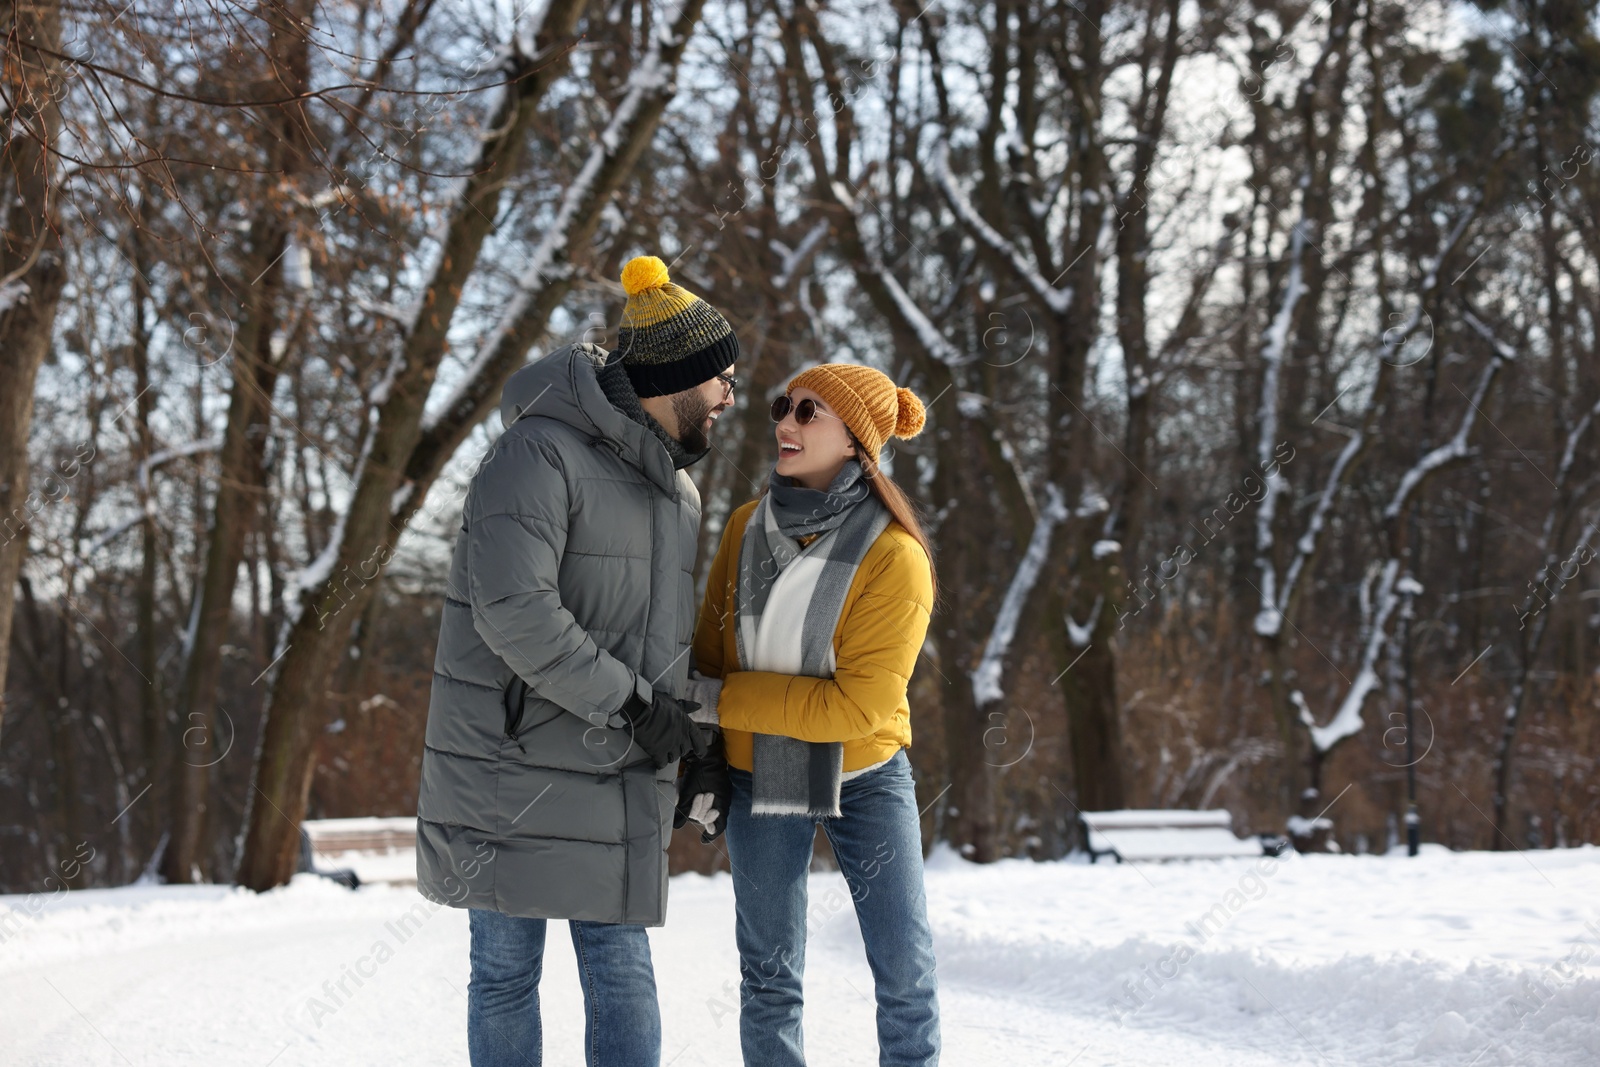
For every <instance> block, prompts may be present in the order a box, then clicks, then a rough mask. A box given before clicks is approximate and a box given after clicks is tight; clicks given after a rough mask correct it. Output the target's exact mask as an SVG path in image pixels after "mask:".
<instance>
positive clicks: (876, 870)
mask: <svg viewBox="0 0 1600 1067" xmlns="http://www.w3.org/2000/svg"><path fill="white" fill-rule="evenodd" d="M732 776H733V803H732V805H731V807H730V809H729V812H728V855H729V858H730V860H731V861H732V865H733V889H734V899H735V902H736V910H737V922H736V936H737V940H738V944H739V975H740V992H739V1040H740V1042H741V1044H742V1045H743V1048H744V1062H745V1064H746V1065H747V1067H801V1065H803V1064H804V1063H805V1054H804V1043H803V1041H802V1038H801V1033H800V1016H801V1007H802V998H801V991H800V983H801V977H802V975H803V973H804V971H805V958H806V935H807V933H808V932H809V931H808V924H807V914H806V913H807V906H806V905H807V894H806V872H807V870H808V869H809V868H810V865H811V843H812V840H813V838H815V836H816V823H815V822H813V821H812V820H811V819H809V818H806V817H805V816H787V815H784V816H769V815H760V816H756V815H752V814H751V813H750V775H749V774H748V773H746V772H745V771H740V770H737V769H735V770H734V771H733V772H732ZM839 812H840V817H839V818H836V819H826V820H823V823H822V826H823V830H824V832H826V833H827V835H828V840H829V841H830V842H832V844H833V853H834V855H835V856H836V857H838V860H839V867H840V869H841V870H842V871H843V873H844V876H845V881H846V883H847V884H848V885H849V887H850V895H851V897H852V898H853V899H854V900H855V908H856V919H857V921H858V922H859V923H860V925H861V940H862V941H863V942H864V943H865V945H866V950H867V963H868V965H869V966H870V967H871V968H872V977H873V982H874V987H875V989H876V992H877V1002H878V1062H879V1063H880V1064H881V1065H882V1067H890V1065H894V1067H913V1065H914V1067H931V1065H933V1064H937V1063H938V1062H939V1001H938V981H937V978H936V977H935V975H934V963H933V934H932V932H931V931H930V929H929V927H928V906H927V898H926V896H925V895H924V893H923V886H922V833H921V829H920V823H919V818H918V813H917V794H916V789H915V786H914V785H913V783H912V780H911V763H910V761H909V760H907V759H906V753H905V750H904V749H901V750H900V751H899V752H898V753H896V755H895V757H894V759H892V760H890V761H889V762H888V763H886V764H884V765H883V766H882V767H879V768H878V769H877V770H874V771H869V772H867V773H866V774H864V775H861V776H860V777H859V778H853V779H851V780H850V781H848V782H845V783H844V785H843V787H842V788H841V789H840V793H839ZM813 912H814V914H813V915H812V916H811V925H812V926H816V927H820V926H821V925H823V924H825V923H828V922H838V921H841V920H840V919H839V918H838V917H837V916H838V909H837V907H821V908H816V909H813Z"/></svg>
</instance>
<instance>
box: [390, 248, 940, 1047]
mask: <svg viewBox="0 0 1600 1067" xmlns="http://www.w3.org/2000/svg"><path fill="white" fill-rule="evenodd" d="M622 283H623V288H624V290H625V291H626V292H627V294H628V299H627V305H626V308H625V309H624V314H623V322H622V327H621V329H620V331H619V335H618V345H617V349H616V351H614V352H611V353H607V352H605V351H603V350H602V349H600V348H598V347H596V346H594V345H589V344H575V345H571V346H568V347H566V348H562V349H560V350H558V351H555V352H553V353H551V354H550V355H548V356H545V357H544V358H542V359H540V360H538V361H537V362H535V363H532V364H530V365H529V366H527V367H525V368H523V369H522V370H521V371H519V372H518V373H517V374H516V375H515V376H513V377H512V379H511V380H510V382H509V383H507V385H506V389H505V393H504V397H503V399H502V402H501V419H502V420H503V422H504V424H505V431H504V432H503V433H502V434H501V435H500V437H499V439H498V440H497V441H496V442H495V444H494V447H493V449H492V450H491V452H490V454H489V455H488V456H487V457H486V458H485V460H484V461H483V463H482V465H481V466H480V467H479V469H478V471H477V472H476V474H475V475H474V477H473V479H472V484H471V487H470V489H469V490H468V494H467V499H466V505H465V508H464V510H463V515H462V526H461V533H460V536H459V537H458V539H457V541H456V546H455V552H454V556H453V558H452V560H451V565H450V578H449V583H448V590H447V595H446V599H445V607H444V614H443V622H442V625H441V628H440V633H439V648H438V655H437V658H436V660H435V663H434V675H433V692H432V699H431V702H430V705H429V709H428V724H427V736H426V747H425V750H424V754H423V760H422V785H421V792H420V794H419V797H418V802H417V811H418V819H417V883H418V888H419V890H420V891H421V892H422V894H423V895H424V896H426V897H428V898H429V899H431V900H435V901H438V902H440V903H448V904H452V905H455V906H457V907H464V908H468V909H470V911H469V925H470V928H471V940H472V945H471V963H472V977H471V982H470V984H469V987H468V996H467V1002H468V1007H467V1040H468V1047H469V1050H470V1053H471V1060H472V1063H473V1064H474V1065H475V1067H486V1065H495V1067H499V1065H502V1064H503V1065H535V1067H536V1065H537V1064H539V1063H540V1062H541V1048H540V1019H539V977H540V972H541V965H542V960H543V953H544V944H545V928H546V920H548V919H566V920H568V925H569V928H570V932H571V934H572V942H573V947H574V949H575V950H576V952H577V958H578V973H579V976H580V977H581V979H582V981H583V986H584V989H583V992H584V1003H585V1007H586V1016H585V1019H586V1021H585V1049H586V1056H587V1062H588V1064H589V1065H590V1067H656V1065H657V1064H659V1063H660V1055H661V1019H660V1012H659V1008H658V1005H657V1000H656V986H655V974H654V970H653V967H652V964H651V958H650V944H649V940H648V938H647V935H646V927H650V926H660V925H662V924H663V923H664V922H665V919H666V906H667V845H668V841H669V838H670V835H671V830H672V828H673V827H677V826H683V825H685V824H686V823H688V822H694V823H695V825H696V826H697V827H698V828H699V829H700V830H701V839H702V840H704V841H712V840H714V839H715V838H717V837H718V836H720V835H722V834H723V833H724V831H726V836H727V846H728V856H729V860H730V864H731V867H732V871H733V885H734V895H735V903H736V931H735V933H736V940H737V943H738V950H739V973H740V979H741V981H740V998H739V999H740V1010H739V1035H740V1040H741V1043H742V1046H743V1050H744V1061H745V1063H746V1064H747V1065H749V1067H789V1065H797V1064H802V1063H804V1055H803V1046H802V1040H801V1029H800V1022H801V1005H802V1001H801V976H802V972H803V970H804V964H805V942H806V904H807V901H806V872H807V870H808V868H809V865H810V860H811V852H812V841H813V838H814V836H815V832H816V824H817V823H818V822H819V821H820V822H821V823H822V825H823V827H824V829H825V831H826V833H827V835H828V838H829V840H830V841H831V842H832V845H833V850H834V853H835V855H836V856H837V857H838V859H839V864H840V867H841V868H842V870H843V873H844V876H845V878H846V880H847V882H848V884H849V886H850V890H851V896H852V897H853V898H854V901H855V907H856V915H857V918H858V920H859V922H860V926H861V933H862V939H863V941H864V942H865V945H866V951H867V958H868V962H869V964H870V965H871V968H872V973H873V977H874V980H875V983H876V993H877V1022H878V1043H879V1058H880V1062H881V1063H882V1064H886V1065H887V1064H897V1065H898V1064H917V1065H923V1064H934V1063H937V1062H938V1058H939V1021H938V1020H939V1012H938V1003H937V997H936V980H935V976H934V961H933V944H932V938H931V935H930V932H929V927H928V920H927V907H926V902H925V899H924V896H923V883H922V847H921V833H920V829H919V820H918V812H917V804H916V795H915V791H914V789H913V785H912V779H911V771H910V765H909V763H908V762H907V759H906V753H905V749H906V748H907V747H908V746H909V745H910V743H911V727H910V721H909V712H908V707H907V701H906V686H907V683H908V680H909V679H910V676H911V673H912V668H913V667H914V665H915V663H916V659H917V653H918V651H919V650H920V649H921V647H922V643H923V637H924V635H925V634H926V632H927V627H928V621H929V615H930V613H931V611H932V605H933V595H934V584H933V583H934V579H933V569H932V564H931V560H930V553H929V551H928V548H927V541H926V538H925V536H924V535H923V533H922V530H921V527H920V525H919V524H918V523H917V520H916V518H915V515H914V513H913V511H912V508H911V505H910V504H909V502H908V501H907V499H906V497H905V495H904V494H903V493H902V492H901V491H900V489H899V488H898V487H897V486H896V485H895V484H894V482H893V481H891V480H890V479H889V478H888V477H887V476H885V475H884V474H883V473H882V472H881V471H880V470H879V469H878V466H877V456H878V452H879V449H880V448H881V447H882V446H883V444H884V442H885V441H886V440H887V439H888V438H889V437H891V436H898V437H909V436H912V435H914V434H916V433H917V432H919V431H920V430H921V428H922V423H923V410H922V404H921V402H920V401H919V400H918V399H917V398H916V396H915V395H914V394H912V392H911V391H910V390H909V389H897V388H896V387H895V385H894V383H893V382H891V381H890V380H889V378H888V377H887V376H885V375H884V374H882V373H880V372H878V371H876V370H873V369H871V368H868V367H862V366H856V365H852V364H823V365H821V366H816V367H812V368H810V369H809V370H806V371H804V372H802V373H801V374H799V375H798V376H796V377H795V378H794V380H792V381H791V382H790V383H789V386H788V389H787V391H786V392H785V394H784V395H783V396H781V397H779V398H778V399H777V400H776V401H774V403H773V405H772V417H773V420H774V422H775V424H776V425H775V427H774V437H775V440H774V450H775V452H776V456H777V458H776V462H775V466H774V468H773V472H772V474H771V476H770V478H769V481H768V485H767V488H766V489H765V490H764V491H763V493H762V495H761V496H759V497H758V498H757V499H756V500H753V501H750V502H748V503H746V504H744V505H742V506H740V507H738V508H736V509H735V510H734V511H733V514H732V515H730V516H729V518H728V521H727V523H726V525H725V526H724V528H723V531H722V542H721V546H720V547H719V549H718V551H717V555H716V559H715V562H714V563H713V564H712V568H711V575H710V579H709V581H708V583H707V587H706V595H705V601H704V603H703V604H702V605H701V606H700V608H699V610H698V612H697V611H696V609H695V604H694V564H695V554H696V546H697V542H698V534H699V525H700V496H699V493H698V492H697V490H696V489H695V485H694V483H693V482H692V481H691V480H690V478H689V476H688V474H687V473H686V472H685V468H686V467H688V466H689V465H690V464H692V463H694V462H695V461H696V460H698V459H700V458H701V457H702V456H704V455H706V453H707V452H709V451H710V448H711V445H710V442H709V440H708V434H709V433H711V432H712V428H713V424H714V423H715V421H716V419H717V418H718V416H720V415H721V414H723V413H724V412H725V411H727V410H728V408H729V407H730V406H731V405H732V404H733V402H734V391H735V389H736V387H737V385H738V380H737V379H736V378H735V377H734V376H733V372H734V370H735V369H736V365H735V361H736V359H737V357H738V354H739V347H738V341H737V339H736V338H735V337H734V335H733V331H732V329H731V328H730V327H729V325H728V323H727V321H726V320H725V319H724V318H723V317H722V315H720V314H719V313H718V312H717V311H716V310H715V309H714V308H712V307H711V306H710V305H709V304H707V303H706V302H705V301H703V300H700V299H699V298H697V297H696V296H694V295H693V294H692V293H689V292H688V291H686V290H684V289H683V288H681V287H680V286H677V285H675V284H673V283H672V282H671V281H670V280H669V279H668V276H667V269H666V266H665V265H664V264H663V263H662V262H661V260H659V259H657V258H656V257H654V256H642V257H638V258H636V259H633V260H631V261H629V263H628V264H627V266H626V267H625V268H624V269H623V272H622ZM691 666H693V668H694V670H691ZM706 981H707V982H708V987H709V988H717V987H718V986H719V985H720V982H717V981H716V980H714V979H713V978H712V977H711V976H707V978H706Z"/></svg>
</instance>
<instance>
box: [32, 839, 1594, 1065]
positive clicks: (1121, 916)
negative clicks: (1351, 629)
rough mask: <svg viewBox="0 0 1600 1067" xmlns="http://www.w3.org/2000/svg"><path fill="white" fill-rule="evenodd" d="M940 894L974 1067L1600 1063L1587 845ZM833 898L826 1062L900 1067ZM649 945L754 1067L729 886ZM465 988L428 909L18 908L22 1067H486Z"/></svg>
mask: <svg viewBox="0 0 1600 1067" xmlns="http://www.w3.org/2000/svg"><path fill="white" fill-rule="evenodd" d="M928 888H929V895H930V908H931V911H932V917H933V923H934V928H935V933H936V937H937V951H938V956H939V966H940V981H941V986H942V989H941V1002H942V1006H943V1012H944V1038H945V1056H944V1063H945V1064H947V1065H950V1067H987V1065H999V1064H1004V1065H1006V1067H1022V1065H1028V1067H1032V1065H1035V1064H1061V1065H1066V1064H1073V1065H1076V1067H1106V1065H1118V1067H1122V1065H1129V1067H1132V1065H1137V1067H1153V1065H1169V1064H1178V1065H1182V1067H1208V1065H1227V1067H1257V1065H1267V1064H1323V1065H1331V1064H1453V1065H1458V1067H1478V1065H1487V1064H1530V1065H1531V1064H1537V1065H1540V1067H1565V1065H1573V1067H1577V1065H1584V1067H1593V1065H1594V1064H1597V1063H1600V849H1596V848H1593V847H1588V848H1583V849H1574V850H1567V851H1558V852H1536V853H1527V854H1517V853H1508V854H1486V853H1459V854H1452V853H1449V852H1446V851H1444V850H1442V849H1438V850H1429V851H1426V852H1425V853H1424V855H1422V856H1421V857H1419V858H1417V859H1415V860H1409V859H1406V858H1404V857H1387V858H1385V857H1355V856H1312V857H1298V856H1291V857H1289V858H1287V859H1284V860H1281V861H1277V860H1267V861H1249V860H1216V861H1206V862H1199V863H1189V864H1165V865H1157V864H1138V865H1122V866H1115V865H1107V864H1100V865H1096V866H1088V865H1084V864H1078V863H1052V864H1033V863H1028V862H1025V861H1007V862H1004V863H999V864H994V865H992V866H988V867H976V866H973V865H970V864H966V863H964V862H962V861H961V860H959V859H957V858H955V857H954V856H953V855H951V854H949V853H948V852H941V853H939V854H937V855H935V857H934V858H933V859H932V860H931V861H930V863H929V872H928ZM811 893H812V897H811V899H812V911H813V923H812V925H813V929H814V933H813V936H812V939H811V949H810V952H809V959H808V970H807V1005H806V1015H807V1026H806V1044H807V1048H808V1053H809V1055H810V1059H811V1062H812V1063H814V1064H817V1065H819V1067H828V1065H834V1064H876V1062H877V1055H876V1050H875V1044H874V1037H873V1006H872V1001H871V995H872V981H871V977H870V975H869V973H868V971H867V968H866V963H865V961H864V959H863V957H862V952H861V943H860V938H859V934H858V932H857V930H856V924H855V919H854V917H853V913H852V911H851V910H850V907H849V894H848V892H847V891H846V889H845V886H844V882H843V880H842V879H841V878H840V877H839V876H838V875H833V874H818V875H814V876H813V880H812V886H811ZM41 902H42V903H43V907H39V906H38V905H40V904H41ZM5 909H11V911H10V912H9V913H7V911H6V910H5ZM652 939H653V946H654V950H655V959H656V971H657V977H658V983H659V986H660V990H661V1002H662V1011H663V1020H664V1027H665V1042H664V1053H663V1057H662V1058H663V1062H664V1063H669V1064H671V1065H673V1067H691V1065H698V1064H737V1063H738V1062H739V1052H738V1016H737V1003H738V998H737V990H736V973H737V972H736V968H735V955H734V947H733V893H732V882H731V881H730V879H729V877H728V876H727V875H719V876H715V877H711V878H705V877H701V876H698V875H687V876H684V877H681V878H677V879H674V880H673V883H672V898H671V905H670V909H669V912H668V920H667V925H666V927H665V928H663V929H659V930H654V931H652ZM549 944H550V946H551V952H550V959H549V960H548V961H547V964H546V972H545V979H544V982H543V986H542V995H543V998H544V1005H545V1023H546V1030H545V1034H546V1037H545V1041H546V1046H545V1047H546V1060H545V1062H547V1063H550V1064H562V1065H565V1064H579V1063H581V1056H580V1047H581V1046H580V1043H581V1034H582V1013H581V1010H580V1008H579V1005H580V1003H581V998H580V994H579V991H578V986H577V980H576V977H575V974H574V970H573V958H572V949H571V943H570V941H569V940H568V939H567V938H566V937H565V931H564V930H563V929H561V928H560V925H559V924H557V927H556V928H555V929H552V931H551V938H550V942H549ZM467 974H468V967H467V924H466V916H465V913H463V912H460V911H456V910H454V909H450V908H436V907H435V906H434V905H431V904H429V903H427V902H425V901H423V900H422V899H421V898H420V897H418V896H417V895H416V893H415V892H414V891H413V890H410V889H399V888H389V887H365V888H363V889H361V890H359V891H357V892H350V891H348V890H345V889H342V888H340V887H339V886H336V885H334V884H332V883H330V882H327V881H324V880H320V879H317V878H315V877H312V876H299V877H297V878H296V880H295V882H294V883H293V884H292V885H290V886H288V887H287V888H285V889H282V890H279V891H277V892H273V893H268V894H264V895H261V896H257V895H255V894H252V893H249V892H247V891H243V890H232V889H229V888H226V887H212V886H172V887H130V888H125V889H113V890H84V891H78V892H73V893H62V894H58V895H56V896H54V897H48V896H47V897H40V898H27V897H21V896H11V897H0V1063H4V1064H28V1065H34V1064H73V1065H75V1067H76V1065H84V1064H124V1065H126V1064H135V1065H141V1067H142V1065H145V1064H161V1065H163V1067H166V1065H173V1064H191V1063H192V1064H207V1065H211V1064H229V1065H231V1064H240V1065H254V1067H267V1065H269V1064H270V1065H273V1067H293V1065H299V1064H341V1065H343V1064H377V1063H381V1064H384V1065H386V1067H407V1065H411V1064H418V1065H421V1064H427V1065H430V1067H431V1065H435V1064H453V1063H463V1064H464V1063H465V1062H466V1053H465V1047H466V1043H465V1013H466V990H467ZM341 979H343V990H341V989H340V988H339V986H340V982H341Z"/></svg>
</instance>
